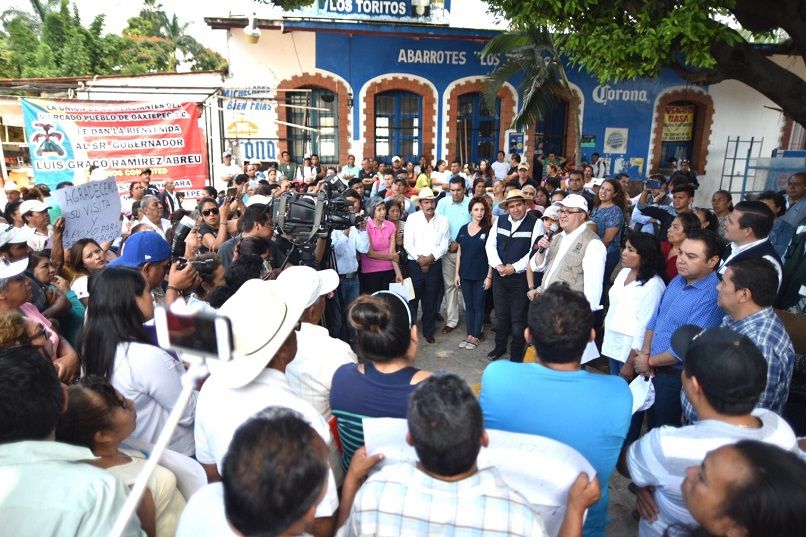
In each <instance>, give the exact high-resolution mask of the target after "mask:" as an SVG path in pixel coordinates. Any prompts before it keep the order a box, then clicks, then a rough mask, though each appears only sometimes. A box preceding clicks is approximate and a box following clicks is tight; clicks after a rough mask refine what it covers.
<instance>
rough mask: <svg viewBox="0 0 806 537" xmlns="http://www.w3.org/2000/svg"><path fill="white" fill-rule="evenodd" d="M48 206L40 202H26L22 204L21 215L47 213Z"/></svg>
mask: <svg viewBox="0 0 806 537" xmlns="http://www.w3.org/2000/svg"><path fill="white" fill-rule="evenodd" d="M47 210H48V206H47V205H45V204H44V203H42V202H41V201H39V200H25V201H23V202H22V203H21V204H20V214H21V215H24V214H26V213H41V212H43V211H47Z"/></svg>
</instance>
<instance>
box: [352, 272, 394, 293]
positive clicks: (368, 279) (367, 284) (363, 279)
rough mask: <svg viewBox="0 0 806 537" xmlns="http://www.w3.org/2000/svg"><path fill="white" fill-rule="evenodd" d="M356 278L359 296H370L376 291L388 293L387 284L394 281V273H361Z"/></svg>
mask: <svg viewBox="0 0 806 537" xmlns="http://www.w3.org/2000/svg"><path fill="white" fill-rule="evenodd" d="M358 278H359V279H358V281H359V282H360V283H361V294H363V295H371V294H372V293H377V292H378V291H388V290H389V284H390V283H394V281H395V271H394V270H382V271H380V272H362V273H361V274H360V276H359V277H358Z"/></svg>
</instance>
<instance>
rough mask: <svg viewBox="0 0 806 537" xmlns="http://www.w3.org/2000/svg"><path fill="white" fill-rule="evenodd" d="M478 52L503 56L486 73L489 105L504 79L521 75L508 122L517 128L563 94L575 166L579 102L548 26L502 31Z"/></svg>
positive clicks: (542, 114) (538, 116)
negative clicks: (568, 110) (514, 110)
mask: <svg viewBox="0 0 806 537" xmlns="http://www.w3.org/2000/svg"><path fill="white" fill-rule="evenodd" d="M481 55H482V56H487V55H490V56H493V55H504V56H505V60H504V61H503V63H501V64H500V65H499V66H498V67H497V68H496V69H495V70H494V71H493V72H492V73H490V75H489V76H488V77H487V84H486V85H485V90H484V95H485V98H486V100H487V102H488V103H490V104H491V106H494V105H495V98H496V96H497V94H498V91H499V90H500V89H501V87H502V86H503V85H504V83H505V82H507V81H509V80H510V79H513V78H514V79H517V78H518V77H520V79H521V81H520V83H519V84H518V90H519V92H520V93H521V94H522V95H523V103H522V104H521V108H520V110H518V113H517V114H516V115H515V119H514V120H513V122H512V126H513V127H514V128H516V129H518V130H525V129H526V128H527V127H531V126H533V125H535V124H536V123H537V122H538V121H539V120H541V119H542V118H544V117H546V114H547V113H548V112H549V111H550V110H551V109H552V108H554V107H555V106H558V105H560V104H561V103H562V102H563V99H562V97H563V96H566V97H567V98H568V102H569V103H570V105H571V110H572V112H573V115H574V129H575V131H576V132H575V134H576V143H577V147H576V148H575V151H574V153H575V155H576V157H575V158H576V164H577V166H579V164H580V161H581V155H582V154H581V152H580V150H579V149H580V148H579V143H580V140H581V136H580V125H579V103H578V101H577V99H576V97H575V96H574V94H573V92H572V91H571V86H570V84H569V83H568V77H567V76H566V74H565V68H564V67H563V65H562V62H560V59H559V58H560V55H559V53H558V52H557V49H556V48H555V47H554V42H553V40H552V38H551V32H549V30H548V28H546V27H529V28H524V29H521V30H514V31H510V32H502V33H501V34H499V35H497V36H496V37H494V38H493V39H491V40H490V42H489V43H487V45H486V46H485V47H484V49H483V50H482V51H481Z"/></svg>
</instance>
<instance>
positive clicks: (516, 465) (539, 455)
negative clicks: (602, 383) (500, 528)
mask: <svg viewBox="0 0 806 537" xmlns="http://www.w3.org/2000/svg"><path fill="white" fill-rule="evenodd" d="M407 432H408V425H407V423H406V420H404V419H399V418H364V441H365V442H366V447H367V453H368V454H369V455H374V454H376V453H383V454H384V456H385V458H384V461H383V463H382V464H381V465H379V466H378V467H377V469H380V468H381V467H383V466H386V465H389V464H398V463H401V462H416V461H417V453H416V452H415V451H414V448H413V447H412V446H409V445H408V444H407V443H406V433H407ZM487 434H488V435H489V438H490V444H489V447H487V448H482V450H481V451H480V452H479V458H478V465H479V468H487V467H490V466H495V467H496V468H497V469H498V471H499V472H500V473H501V477H502V478H503V479H504V481H505V482H506V483H507V484H508V485H509V486H510V487H512V488H513V489H515V490H517V491H518V492H520V493H521V494H523V495H524V496H525V497H526V499H527V500H529V502H530V503H531V504H532V505H533V506H534V507H535V508H536V509H537V510H538V511H540V513H541V514H542V515H543V519H544V522H545V524H546V529H547V531H548V532H549V535H557V533H558V531H559V529H560V525H561V524H562V519H563V516H564V514H565V504H566V501H567V497H568V489H570V488H571V485H572V484H573V482H574V480H575V479H576V478H577V476H578V475H579V474H580V473H581V472H584V473H586V474H588V477H589V478H590V479H593V477H594V476H595V475H596V470H594V468H593V466H591V464H590V463H589V462H588V460H587V459H585V457H583V456H582V455H581V454H580V453H579V452H578V451H576V450H575V449H573V448H571V447H569V446H567V445H565V444H563V443H561V442H557V441H556V440H552V439H550V438H546V437H543V436H537V435H531V434H520V433H511V432H507V431H499V430H495V429H488V430H487Z"/></svg>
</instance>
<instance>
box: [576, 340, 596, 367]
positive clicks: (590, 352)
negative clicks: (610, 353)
mask: <svg viewBox="0 0 806 537" xmlns="http://www.w3.org/2000/svg"><path fill="white" fill-rule="evenodd" d="M598 357H599V349H597V348H596V343H595V342H593V341H588V344H587V345H586V346H585V350H584V351H583V352H582V360H581V361H580V363H581V364H582V365H584V364H587V363H588V362H590V361H591V360H595V359H597V358H598Z"/></svg>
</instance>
